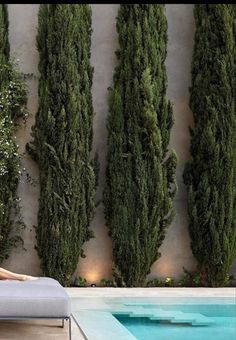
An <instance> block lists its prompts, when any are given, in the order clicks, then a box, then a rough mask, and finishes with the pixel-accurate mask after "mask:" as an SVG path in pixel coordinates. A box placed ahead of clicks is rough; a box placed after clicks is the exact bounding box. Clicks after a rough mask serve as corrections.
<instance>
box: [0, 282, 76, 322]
mask: <svg viewBox="0 0 236 340" xmlns="http://www.w3.org/2000/svg"><path fill="white" fill-rule="evenodd" d="M70 312H71V307H70V299H69V296H68V295H67V293H66V291H65V289H64V288H63V287H62V286H61V285H60V283H59V282H58V281H56V280H54V279H51V278H47V277H41V278H39V279H38V280H35V281H12V280H0V318H1V317H8V318H14V317H15V318H17V317H35V318H37V317H48V318H50V317H52V318H57V317H58V318H64V317H69V316H70Z"/></svg>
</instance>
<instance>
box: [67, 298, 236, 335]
mask: <svg viewBox="0 0 236 340" xmlns="http://www.w3.org/2000/svg"><path fill="white" fill-rule="evenodd" d="M78 309H79V310H78ZM73 316H74V318H75V320H76V322H77V324H78V325H79V327H80V328H81V329H82V331H83V333H84V335H85V336H86V338H87V339H89V340H95V339H102V340H118V339H120V340H134V339H137V340H157V339H158V340H189V339H190V340H235V339H236V301H235V298H231V297H230V298H228V297H227V298H219V297H218V298H212V297H205V298H199V297H198V298H197V297H195V298H193V297H191V298H190V297H188V298H183V297H182V298H174V297H171V298H168V297H158V298H146V297H145V298H144V297H143V298H134V297H131V298H128V297H126V298H120V297H119V298H96V299H91V298H90V299H88V298H87V299H79V301H77V307H75V305H74V312H73Z"/></svg>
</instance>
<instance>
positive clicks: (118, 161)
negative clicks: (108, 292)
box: [104, 5, 176, 287]
mask: <svg viewBox="0 0 236 340" xmlns="http://www.w3.org/2000/svg"><path fill="white" fill-rule="evenodd" d="M117 31H118V35H119V44H120V49H119V51H117V56H118V59H119V65H118V66H117V68H116V70H115V74H114V83H113V88H111V89H110V93H109V114H108V119H107V129H108V154H107V163H108V164H107V180H106V188H105V192H104V205H105V215H106V219H107V225H108V227H109V233H110V236H111V238H112V241H113V262H114V276H115V280H116V281H117V284H118V285H126V286H130V287H131V286H142V285H143V284H144V281H145V278H146V276H147V274H148V273H149V272H150V268H151V265H152V264H153V263H154V262H155V261H156V260H157V259H158V257H159V256H160V254H159V251H158V249H159V247H160V245H161V244H162V241H163V239H164V236H165V230H166V227H167V226H168V225H169V224H170V222H171V220H172V218H173V207H172V203H173V202H172V201H173V197H174V194H175V186H173V184H174V183H175V168H176V156H175V153H174V152H171V153H168V143H169V137H170V129H171V127H172V124H173V115H172V106H171V103H170V102H169V101H168V100H167V99H166V87H167V76H166V68H165V59H166V44H167V21H166V17H165V13H164V6H162V5H121V6H120V9H119V13H118V18H117Z"/></svg>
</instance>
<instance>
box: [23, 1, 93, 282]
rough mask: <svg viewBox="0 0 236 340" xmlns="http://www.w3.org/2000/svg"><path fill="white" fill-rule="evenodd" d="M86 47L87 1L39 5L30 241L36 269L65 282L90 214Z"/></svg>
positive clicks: (87, 233) (89, 100)
mask: <svg viewBox="0 0 236 340" xmlns="http://www.w3.org/2000/svg"><path fill="white" fill-rule="evenodd" d="M90 44H91V9H90V7H89V6H88V5H76V4H73V5H70V4H55V5H41V6H40V9H39V28H38V36H37V45H38V50H39V56H40V62H39V71H40V75H41V77H40V82H39V109H38V112H37V115H36V123H35V126H34V128H33V136H34V141H33V143H32V145H31V146H30V147H29V146H28V149H29V150H30V151H31V152H32V154H33V155H34V156H35V159H36V160H37V162H38V164H39V169H40V199H39V213H38V226H37V228H36V238H37V250H38V254H39V257H40V258H41V267H42V269H43V272H44V274H45V275H47V276H51V277H54V278H55V279H57V280H59V281H60V282H61V283H62V284H63V285H68V284H69V280H70V278H71V276H72V274H73V272H74V271H75V269H76V266H77V263H78V258H79V256H80V255H82V256H83V251H82V246H83V243H84V242H85V241H87V240H88V239H89V238H90V237H91V232H90V231H89V228H88V227H89V223H90V220H91V218H92V216H93V212H94V194H95V174H94V170H93V166H92V164H91V161H90V151H91V144H92V120H93V107H92V96H91V86H92V71H93V70H92V68H91V65H90Z"/></svg>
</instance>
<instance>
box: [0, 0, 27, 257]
mask: <svg viewBox="0 0 236 340" xmlns="http://www.w3.org/2000/svg"><path fill="white" fill-rule="evenodd" d="M25 103H26V89H25V84H24V82H23V80H22V75H21V74H20V73H19V72H18V71H17V70H16V69H15V68H14V66H13V64H12V62H11V61H10V47H9V41H8V12H7V5H5V4H1V5H0V262H2V261H3V260H4V259H5V258H7V257H8V256H9V252H10V249H11V248H12V246H14V245H15V244H16V243H17V240H18V239H19V236H18V233H17V232H16V229H17V228H16V227H17V225H18V222H20V221H17V220H16V221H13V220H14V219H15V218H16V216H15V215H16V211H17V209H14V208H17V185H18V181H19V174H20V157H19V155H18V152H17V150H18V148H17V145H16V143H15V141H14V140H13V133H14V131H15V119H16V118H17V117H19V116H20V115H22V114H23V110H24V106H25ZM13 212H15V214H14V213H13Z"/></svg>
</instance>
